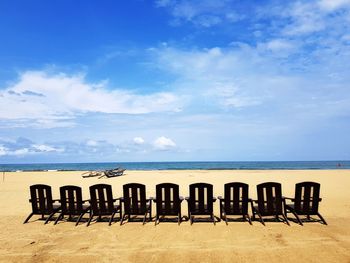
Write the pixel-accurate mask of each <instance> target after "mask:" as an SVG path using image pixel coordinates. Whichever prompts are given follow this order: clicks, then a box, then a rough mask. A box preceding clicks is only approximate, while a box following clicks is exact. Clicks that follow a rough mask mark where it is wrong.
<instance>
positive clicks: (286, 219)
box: [282, 214, 290, 226]
mask: <svg viewBox="0 0 350 263" xmlns="http://www.w3.org/2000/svg"><path fill="white" fill-rule="evenodd" d="M282 216H283V219H284V221H286V223H287V225H288V226H290V224H289V221H288V218H287V217H286V215H285V214H282Z"/></svg>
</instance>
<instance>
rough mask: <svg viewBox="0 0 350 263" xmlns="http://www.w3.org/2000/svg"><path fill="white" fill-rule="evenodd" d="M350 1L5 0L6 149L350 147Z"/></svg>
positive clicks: (273, 151) (66, 152)
mask: <svg viewBox="0 0 350 263" xmlns="http://www.w3.org/2000/svg"><path fill="white" fill-rule="evenodd" d="M349 83H350V1H349V0H315V1H312V0H311V1H237V0H221V1H214V0H202V1H198V0H191V1H189V0H155V1H146V0H145V1H141V0H134V1H132V0H130V1H98V2H97V1H50V2H48V1H39V0H37V1H30V2H29V1H13V0H12V1H6V0H5V1H1V2H0V163H28V162H95V161H100V162H102V161H116V162H118V161H193V160H203V161H206V160H219V161H220V160H221V161H236V160H237V161H243V160H245V161H250V160H251V161H255V160H349V159H350V151H349V149H350V138H349V134H350V87H349V85H350V84H349Z"/></svg>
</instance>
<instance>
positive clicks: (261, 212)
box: [254, 206, 283, 216]
mask: <svg viewBox="0 0 350 263" xmlns="http://www.w3.org/2000/svg"><path fill="white" fill-rule="evenodd" d="M254 209H255V210H257V211H259V213H260V214H261V215H262V216H275V215H282V214H283V211H281V212H280V213H268V212H267V211H261V210H259V207H258V206H254Z"/></svg>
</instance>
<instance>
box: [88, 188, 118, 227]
mask: <svg viewBox="0 0 350 263" xmlns="http://www.w3.org/2000/svg"><path fill="white" fill-rule="evenodd" d="M117 200H120V198H116V199H113V194H112V186H111V185H109V184H95V185H92V186H90V205H91V212H90V218H89V221H88V223H87V226H89V225H90V223H91V220H92V218H93V217H94V216H98V220H100V219H101V217H102V216H110V220H109V225H111V224H112V221H113V218H114V215H115V214H116V213H118V212H119V213H120V217H121V205H120V204H119V205H115V204H114V202H115V201H117Z"/></svg>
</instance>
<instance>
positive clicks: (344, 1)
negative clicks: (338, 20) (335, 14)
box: [318, 0, 350, 11]
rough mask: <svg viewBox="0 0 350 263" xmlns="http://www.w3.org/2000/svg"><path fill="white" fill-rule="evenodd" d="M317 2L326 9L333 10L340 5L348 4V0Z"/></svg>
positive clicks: (321, 0)
mask: <svg viewBox="0 0 350 263" xmlns="http://www.w3.org/2000/svg"><path fill="white" fill-rule="evenodd" d="M318 4H319V6H320V7H321V8H322V9H324V10H326V11H334V10H336V9H339V8H342V7H347V6H350V0H320V1H319V2H318Z"/></svg>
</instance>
